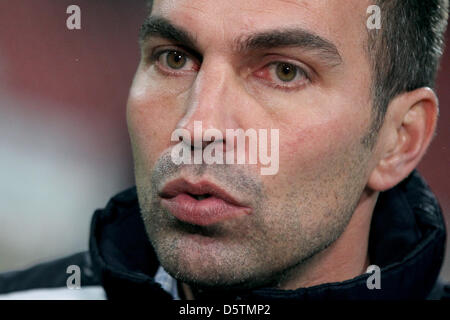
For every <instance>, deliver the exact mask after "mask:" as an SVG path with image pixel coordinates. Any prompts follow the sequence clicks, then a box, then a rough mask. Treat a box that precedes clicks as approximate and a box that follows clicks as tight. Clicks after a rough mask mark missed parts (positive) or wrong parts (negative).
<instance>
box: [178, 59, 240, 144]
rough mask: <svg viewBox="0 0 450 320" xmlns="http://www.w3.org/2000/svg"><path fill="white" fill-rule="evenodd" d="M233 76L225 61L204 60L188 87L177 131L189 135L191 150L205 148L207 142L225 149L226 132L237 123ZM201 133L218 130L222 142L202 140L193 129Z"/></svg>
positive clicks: (236, 125) (234, 78)
mask: <svg viewBox="0 0 450 320" xmlns="http://www.w3.org/2000/svg"><path fill="white" fill-rule="evenodd" d="M236 82H237V80H236V77H235V74H234V72H233V70H232V69H231V67H229V66H228V65H227V63H226V62H220V61H217V60H216V61H214V60H210V61H207V60H204V61H203V64H202V66H201V68H200V70H199V73H198V74H197V77H196V79H195V81H194V83H193V86H192V88H191V92H190V95H189V97H188V99H187V101H186V109H185V114H184V116H183V118H182V119H181V120H180V121H179V122H178V124H177V128H180V129H185V130H187V131H188V132H189V133H190V137H191V138H190V140H189V139H187V140H186V139H183V141H184V142H188V143H190V145H191V149H192V148H199V147H201V148H205V147H206V146H207V145H208V144H210V143H213V142H214V143H222V144H223V145H224V147H225V145H226V144H225V143H226V141H225V136H226V129H237V128H239V121H238V119H237V115H236V112H235V111H236V110H237V109H236V108H238V107H239V106H238V105H234V104H235V103H236V102H237V100H238V99H237V97H238V95H239V93H238V92H239V88H238V85H237V83H236ZM199 122H200V123H201V127H202V130H203V132H204V131H205V130H207V129H216V130H219V131H220V132H221V134H222V137H223V140H222V141H214V140H213V139H212V141H203V139H202V137H201V136H199V134H198V133H197V134H195V129H196V128H197V130H198V128H199Z"/></svg>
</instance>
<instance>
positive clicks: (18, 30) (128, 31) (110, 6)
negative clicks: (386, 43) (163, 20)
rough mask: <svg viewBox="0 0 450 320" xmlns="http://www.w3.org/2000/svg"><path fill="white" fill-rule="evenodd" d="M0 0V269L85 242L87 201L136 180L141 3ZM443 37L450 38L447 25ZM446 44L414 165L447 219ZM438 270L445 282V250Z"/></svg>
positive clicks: (96, 201) (449, 54)
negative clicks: (434, 110) (133, 117)
mask: <svg viewBox="0 0 450 320" xmlns="http://www.w3.org/2000/svg"><path fill="white" fill-rule="evenodd" d="M71 4H74V3H73V2H72V1H64V0H59V1H52V0H40V1H34V0H21V1H14V0H2V1H1V2H0V150H1V157H0V168H1V169H0V179H1V182H0V194H1V195H2V199H1V201H0V271H5V270H9V269H14V268H21V267H25V266H28V265H30V264H33V263H36V262H38V261H42V260H45V259H51V258H54V257H58V256H61V255H64V254H68V253H72V252H74V251H76V250H84V249H86V248H87V236H88V232H89V222H90V217H91V215H92V213H93V211H94V210H95V209H96V208H99V207H103V206H104V205H105V204H106V201H107V200H108V199H109V198H110V197H111V196H112V195H113V194H115V193H116V192H118V191H120V190H122V189H125V188H127V187H129V186H131V185H133V184H134V179H133V168H132V159H131V150H130V146H129V142H128V134H127V128H126V123H125V105H126V99H127V95H128V89H129V87H130V84H131V80H132V77H133V74H134V72H135V69H136V67H137V64H138V59H139V52H138V44H137V33H138V29H139V26H140V24H141V23H142V21H143V19H144V17H145V13H146V10H145V1H144V0H139V1H129V0H116V1H99V0H89V1H88V0H79V1H77V2H76V4H77V5H78V6H80V7H81V26H82V29H81V30H68V29H67V28H66V19H67V17H68V15H67V14H66V8H67V7H68V6H69V5H71ZM447 43H450V39H449V33H447ZM449 75H450V50H447V51H446V54H445V57H444V58H443V60H442V66H441V70H440V74H439V79H438V86H437V92H438V96H439V98H440V106H441V107H440V111H441V114H440V122H439V127H438V135H437V136H436V138H435V139H434V141H433V144H432V145H431V147H430V149H429V151H428V153H427V155H426V157H425V159H424V160H423V162H422V163H421V165H420V166H419V170H420V172H421V173H422V174H423V176H424V177H425V178H426V180H427V181H428V183H429V184H430V185H431V187H432V189H433V191H434V192H435V193H436V195H437V196H438V198H439V199H440V202H441V205H442V207H443V209H444V212H445V214H446V219H447V225H448V227H450V225H449V221H450V213H449V212H450V179H449V163H450V149H449V136H450V126H449V119H450V109H449V107H450V90H449V89H450V77H449ZM449 247H450V246H448V247H447V248H448V249H447V251H448V254H447V261H446V265H445V267H444V268H443V276H444V277H445V278H446V279H448V280H450V257H449V256H450V250H449Z"/></svg>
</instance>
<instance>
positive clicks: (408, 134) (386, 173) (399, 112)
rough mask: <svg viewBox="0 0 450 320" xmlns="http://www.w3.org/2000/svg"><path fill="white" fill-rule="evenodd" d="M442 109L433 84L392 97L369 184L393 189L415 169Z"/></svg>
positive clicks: (378, 187)
mask: <svg viewBox="0 0 450 320" xmlns="http://www.w3.org/2000/svg"><path fill="white" fill-rule="evenodd" d="M438 113H439V109H438V99H437V97H436V94H435V93H434V91H433V90H431V89H430V88H420V89H416V90H414V91H410V92H405V93H403V94H400V95H398V96H397V97H395V98H394V99H393V100H392V101H391V103H390V104H389V107H388V109H387V111H386V116H385V122H384V124H383V127H382V128H381V129H380V133H379V137H378V141H377V146H376V152H375V153H374V154H375V155H376V163H375V168H374V169H373V170H372V172H371V174H370V176H369V181H368V185H367V186H368V187H369V188H371V189H373V190H375V191H384V190H387V189H390V188H392V187H394V186H395V185H396V184H398V183H399V182H400V181H402V180H403V179H405V178H406V177H407V176H408V175H409V174H410V173H411V172H412V171H413V170H414V168H415V167H416V166H417V164H418V163H419V161H420V160H421V159H422V157H423V155H424V154H425V151H426V149H427V148H428V146H429V145H430V142H431V140H432V138H433V135H434V132H435V129H436V122H437V118H438Z"/></svg>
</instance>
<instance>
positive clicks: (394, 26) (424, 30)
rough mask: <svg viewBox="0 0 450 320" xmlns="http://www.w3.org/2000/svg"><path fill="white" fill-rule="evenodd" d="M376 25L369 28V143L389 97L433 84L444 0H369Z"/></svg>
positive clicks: (444, 17) (440, 46)
mask: <svg viewBox="0 0 450 320" xmlns="http://www.w3.org/2000/svg"><path fill="white" fill-rule="evenodd" d="M375 4H376V5H378V6H379V7H380V9H381V28H380V29H379V30H377V29H373V30H369V31H368V32H369V39H368V50H369V61H370V64H371V68H372V86H371V90H372V103H373V111H374V112H373V121H372V128H371V130H370V132H371V134H369V136H368V137H367V141H366V143H367V144H368V145H369V146H373V144H374V142H375V140H376V136H377V135H378V134H377V133H378V131H379V129H380V128H381V126H382V124H383V122H384V116H385V114H386V110H387V108H388V105H389V103H390V102H391V100H392V99H393V98H394V97H396V96H397V95H398V94H401V93H403V92H408V91H412V90H415V89H417V88H421V87H430V88H434V86H435V81H436V74H437V70H438V66H439V61H440V58H441V56H442V53H443V49H444V33H445V30H446V27H447V19H448V10H449V1H448V0H426V1H425V0H375Z"/></svg>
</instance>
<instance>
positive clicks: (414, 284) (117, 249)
mask: <svg viewBox="0 0 450 320" xmlns="http://www.w3.org/2000/svg"><path fill="white" fill-rule="evenodd" d="M445 240H446V232H445V224H444V221H443V217H442V212H441V209H440V207H439V204H438V202H437V200H436V198H435V197H434V195H433V194H432V193H431V191H430V189H429V188H428V186H427V185H426V183H425V182H424V180H423V179H422V178H421V177H420V176H419V174H418V173H417V172H413V173H412V174H411V175H410V176H409V177H408V178H407V179H405V180H404V181H402V182H401V183H400V184H399V185H397V186H396V187H394V188H392V189H390V190H388V191H386V192H383V193H381V194H380V196H379V199H378V202H377V205H376V207H375V210H374V214H373V218H372V223H371V231H370V237H369V255H370V259H371V264H375V265H377V266H379V267H380V268H381V289H379V290H378V289H372V290H369V289H368V288H367V279H368V277H369V276H370V274H363V275H360V276H358V277H356V278H353V279H350V280H347V281H343V282H338V283H326V284H322V285H318V286H313V287H308V288H300V289H297V290H279V289H270V288H263V289H257V290H252V291H246V292H239V293H233V295H231V296H226V298H231V299H251V300H252V299H258V300H273V299H280V300H322V299H364V300H370V299H424V298H426V297H427V295H428V294H429V292H430V291H431V289H432V288H433V286H434V284H435V282H436V279H437V277H438V274H439V271H440V268H441V265H442V262H443V258H444V249H445ZM89 246H90V252H91V256H92V260H93V263H94V266H95V268H96V269H97V270H98V272H100V274H101V278H102V285H103V287H104V288H105V291H106V293H107V296H108V298H110V299H114V298H141V299H142V298H143V297H145V298H150V297H151V298H153V299H158V300H159V299H165V300H169V299H171V296H170V295H169V294H168V293H166V292H165V291H164V290H162V289H161V287H160V285H159V284H157V283H155V281H154V279H153V276H154V274H155V273H156V270H157V269H158V266H159V263H158V260H157V258H156V255H155V253H154V251H153V248H152V246H151V244H150V241H149V240H148V237H147V234H146V232H145V228H144V225H143V222H142V220H141V217H140V211H139V204H138V200H137V195H136V189H135V188H131V189H129V190H126V191H124V192H122V193H120V194H118V195H116V196H115V197H113V198H112V199H111V200H110V201H109V203H108V204H107V206H106V208H105V209H103V210H97V211H96V213H95V214H94V217H93V219H92V224H91V236H90V243H89ZM207 296H208V297H209V298H211V297H212V295H211V294H210V293H208V295H207ZM220 297H221V298H225V296H223V295H221V296H220ZM215 298H218V297H215Z"/></svg>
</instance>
